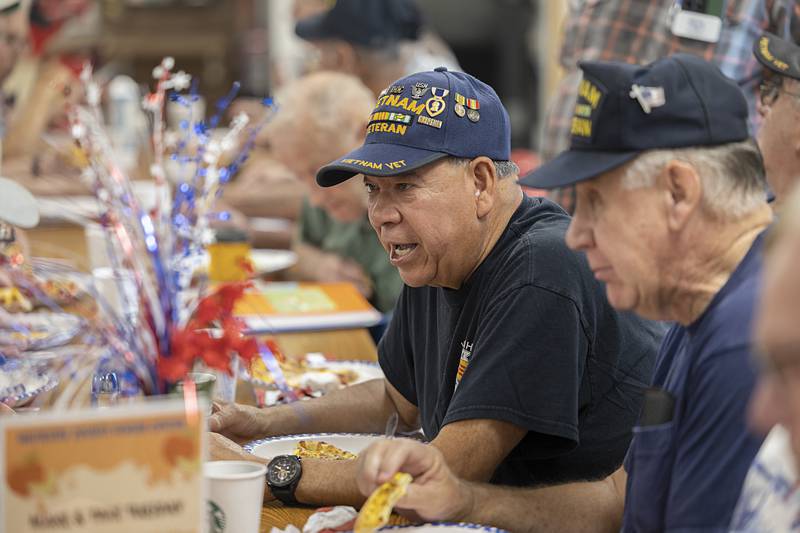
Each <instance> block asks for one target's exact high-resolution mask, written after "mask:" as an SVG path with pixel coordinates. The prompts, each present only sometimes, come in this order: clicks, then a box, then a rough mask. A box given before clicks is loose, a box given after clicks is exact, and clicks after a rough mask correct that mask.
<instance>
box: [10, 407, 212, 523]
mask: <svg viewBox="0 0 800 533" xmlns="http://www.w3.org/2000/svg"><path fill="white" fill-rule="evenodd" d="M204 423H205V422H204V419H203V418H202V416H199V415H196V416H193V417H187V414H186V412H185V410H184V404H183V402H182V401H181V400H179V399H174V400H154V401H148V402H144V403H141V404H137V405H130V406H125V407H117V408H114V409H101V410H97V409H94V410H85V411H75V412H65V413H52V414H40V415H33V416H28V415H24V416H5V417H0V483H1V484H2V490H0V533H44V532H51V531H59V532H61V531H73V532H80V533H89V532H92V533H94V532H96V533H100V532H108V531H114V532H115V533H123V532H131V533H133V532H161V533H163V532H173V533H183V532H186V533H189V532H192V533H195V532H197V531H202V530H203V528H204V520H205V506H204V505H203V497H204V495H203V481H202V479H203V478H202V464H203V457H204V453H205V450H204V446H205V440H204Z"/></svg>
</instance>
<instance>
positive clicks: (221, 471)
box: [203, 461, 267, 533]
mask: <svg viewBox="0 0 800 533" xmlns="http://www.w3.org/2000/svg"><path fill="white" fill-rule="evenodd" d="M266 475H267V467H266V465H263V464H261V463H252V462H249V461H211V462H207V463H205V464H204V465H203V477H204V478H205V480H206V484H207V486H208V491H207V494H208V529H207V531H208V532H209V533H259V528H260V526H261V506H262V503H263V501H264V484H265V482H266Z"/></svg>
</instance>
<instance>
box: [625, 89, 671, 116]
mask: <svg viewBox="0 0 800 533" xmlns="http://www.w3.org/2000/svg"><path fill="white" fill-rule="evenodd" d="M628 95H629V96H630V97H631V98H635V99H636V100H637V101H638V102H639V105H640V106H641V107H642V111H644V112H645V113H647V114H648V115H649V114H650V112H651V111H652V110H653V108H655V107H661V106H662V105H664V104H666V103H667V98H666V96H665V95H664V88H663V87H644V86H642V85H636V84H635V83H634V84H633V85H631V92H630V93H628Z"/></svg>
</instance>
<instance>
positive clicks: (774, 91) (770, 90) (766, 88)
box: [758, 77, 800, 107]
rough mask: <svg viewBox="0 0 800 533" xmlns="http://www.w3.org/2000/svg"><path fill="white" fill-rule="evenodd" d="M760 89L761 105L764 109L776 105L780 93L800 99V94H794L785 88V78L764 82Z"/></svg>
mask: <svg viewBox="0 0 800 533" xmlns="http://www.w3.org/2000/svg"><path fill="white" fill-rule="evenodd" d="M758 89H759V93H760V96H761V105H762V106H764V107H769V106H771V105H772V104H774V103H775V100H777V99H778V95H779V94H780V93H784V94H788V95H789V96H794V97H796V98H800V93H793V92H791V91H787V90H786V89H784V88H783V78H780V77H779V78H772V79H769V80H764V81H762V82H761V85H759V86H758Z"/></svg>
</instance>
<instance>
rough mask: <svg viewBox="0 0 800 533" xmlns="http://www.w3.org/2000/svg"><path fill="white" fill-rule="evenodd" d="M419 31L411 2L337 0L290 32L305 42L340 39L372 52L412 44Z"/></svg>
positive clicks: (416, 11) (419, 17)
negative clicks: (386, 47)
mask: <svg viewBox="0 0 800 533" xmlns="http://www.w3.org/2000/svg"><path fill="white" fill-rule="evenodd" d="M421 27H422V14H421V13H420V11H419V8H417V5H416V4H415V3H414V2H413V0H337V1H336V2H335V3H334V5H333V7H332V8H331V9H329V10H328V11H325V12H323V13H319V14H317V15H312V16H310V17H306V18H304V19H302V20H299V21H298V22H297V24H296V25H295V28H294V31H295V33H296V34H297V35H298V36H299V37H301V38H302V39H305V40H307V41H321V40H327V39H341V40H343V41H347V42H349V43H353V44H356V45H360V46H365V47H368V48H376V47H381V46H385V45H387V44H391V43H395V42H398V41H402V40H410V41H414V40H416V39H417V37H418V36H419V31H420V28H421Z"/></svg>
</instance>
